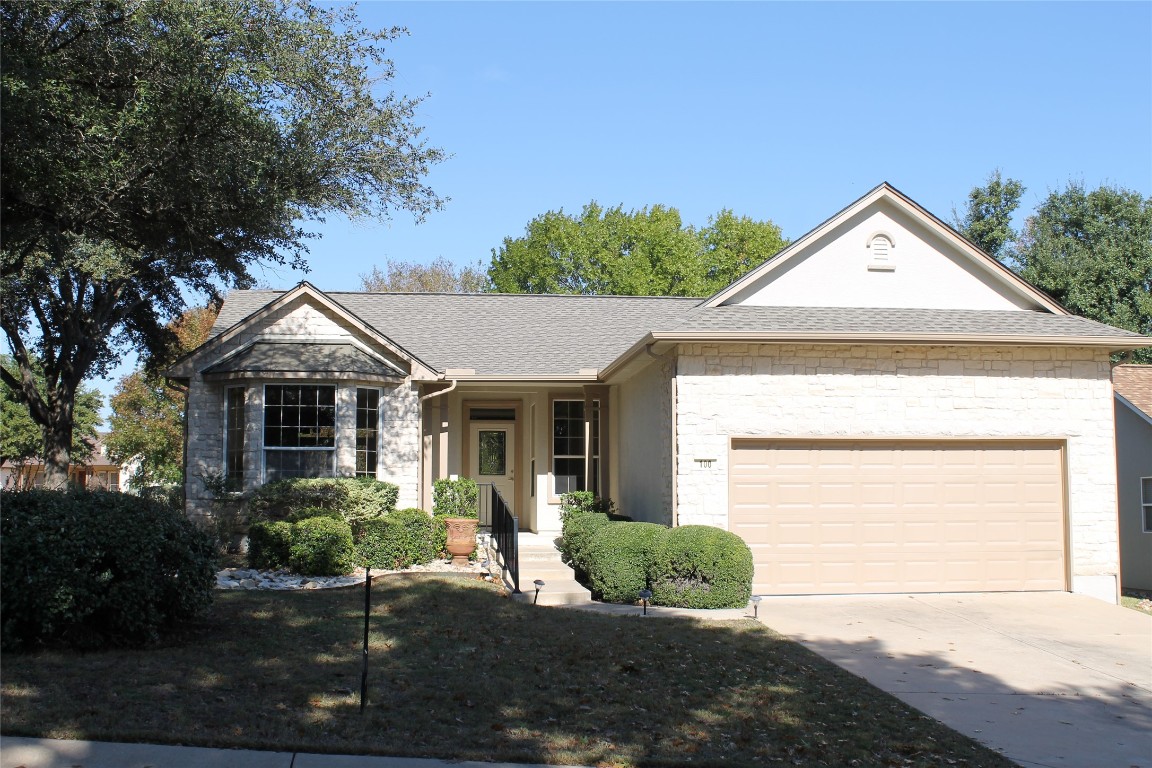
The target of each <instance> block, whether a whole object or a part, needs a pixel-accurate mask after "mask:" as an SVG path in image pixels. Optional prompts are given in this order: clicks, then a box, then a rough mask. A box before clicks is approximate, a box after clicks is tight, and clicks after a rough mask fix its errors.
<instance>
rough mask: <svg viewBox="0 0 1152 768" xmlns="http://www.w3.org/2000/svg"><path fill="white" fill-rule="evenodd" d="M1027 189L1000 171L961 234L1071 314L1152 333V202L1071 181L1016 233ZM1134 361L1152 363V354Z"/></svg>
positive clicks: (974, 200) (977, 193)
mask: <svg viewBox="0 0 1152 768" xmlns="http://www.w3.org/2000/svg"><path fill="white" fill-rule="evenodd" d="M1023 191H1024V186H1023V185H1022V184H1021V183H1020V182H1019V181H1016V180H1014V179H1001V177H1000V172H999V171H997V172H995V173H993V174H992V176H990V177H989V180H988V184H987V185H986V186H984V187H976V188H975V189H973V190H972V192H971V193H970V195H969V207H968V213H967V215H966V216H965V218H964V219H963V220H960V221H959V222H958V224H959V229H960V231H961V232H962V233H963V234H964V235H966V236H967V237H968V238H969V239H970V240H972V241H973V242H975V243H976V244H977V245H980V246H981V247H982V248H983V249H984V250H985V251H987V252H988V253H991V254H992V255H994V256H996V257H997V258H999V259H1000V260H1001V261H1002V262H1003V263H1004V264H1005V265H1007V266H1008V267H1010V268H1011V269H1013V270H1014V271H1016V272H1017V273H1019V274H1020V276H1021V277H1023V278H1024V279H1025V280H1028V281H1029V282H1030V283H1032V284H1033V285H1035V286H1036V287H1038V288H1040V289H1041V290H1044V291H1046V292H1047V293H1048V294H1050V295H1051V296H1052V297H1053V298H1054V299H1056V300H1057V301H1059V302H1060V303H1061V304H1063V305H1064V306H1065V307H1067V308H1068V309H1069V310H1071V311H1072V312H1074V313H1076V314H1078V315H1082V316H1084V317H1088V318H1091V319H1093V320H1097V321H1099V322H1102V323H1107V324H1108V325H1113V326H1116V327H1118V328H1126V329H1128V330H1130V331H1136V332H1137V333H1143V334H1145V335H1152V198H1146V197H1144V196H1143V195H1141V194H1140V193H1139V192H1135V191H1133V190H1127V189H1120V188H1117V187H1111V186H1101V187H1099V188H1098V189H1095V190H1092V191H1088V190H1086V189H1085V187H1084V185H1083V184H1082V183H1079V182H1069V183H1068V184H1067V186H1065V187H1064V188H1063V189H1057V190H1054V191H1052V192H1049V194H1048V196H1047V197H1045V198H1044V200H1043V201H1042V202H1041V203H1040V205H1039V206H1037V208H1036V210H1035V211H1033V212H1032V214H1031V215H1029V216H1027V217H1026V218H1025V220H1024V226H1023V229H1022V231H1020V232H1016V231H1015V230H1014V229H1012V227H1011V224H1010V220H1011V215H1012V213H1013V212H1014V211H1015V209H1016V207H1017V205H1018V204H1019V199H1020V196H1021V194H1022V193H1023ZM1131 357H1132V358H1133V359H1135V360H1138V361H1140V362H1152V348H1148V349H1142V350H1138V351H1137V352H1135V353H1134V354H1133V355H1132V356H1131Z"/></svg>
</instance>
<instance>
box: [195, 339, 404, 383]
mask: <svg viewBox="0 0 1152 768" xmlns="http://www.w3.org/2000/svg"><path fill="white" fill-rule="evenodd" d="M283 371H309V372H311V373H327V374H359V375H367V376H396V375H397V374H399V375H401V376H403V374H400V372H399V371H397V370H396V369H395V368H392V367H391V366H388V365H385V364H384V363H382V362H380V361H379V360H376V359H375V358H373V357H372V356H371V355H368V354H365V353H364V351H363V350H361V349H357V348H356V347H354V346H353V345H351V344H339V343H312V342H309V343H301V342H263V341H261V342H257V343H255V344H253V345H252V346H250V347H248V348H246V349H244V350H243V351H241V352H240V353H238V354H236V355H234V356H232V357H229V358H227V359H225V360H223V361H221V362H219V363H216V364H215V365H213V366H210V367H209V368H206V369H205V370H204V373H206V374H209V375H211V374H214V373H278V372H283Z"/></svg>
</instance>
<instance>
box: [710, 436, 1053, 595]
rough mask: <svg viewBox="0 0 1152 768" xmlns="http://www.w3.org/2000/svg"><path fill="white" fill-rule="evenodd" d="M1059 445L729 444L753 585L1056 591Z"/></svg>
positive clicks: (733, 514) (732, 494) (732, 487)
mask: <svg viewBox="0 0 1152 768" xmlns="http://www.w3.org/2000/svg"><path fill="white" fill-rule="evenodd" d="M1062 455H1063V454H1062V450H1061V446H1060V444H1058V443H1036V442H1027V441H1022V442H1009V441H979V442H976V441H942V442H931V443H930V442H920V441H885V442H880V441H866V440H861V441H827V440H816V441H791V440H783V441H769V440H734V441H733V443H732V451H731V455H730V457H729V458H730V464H729V467H730V470H729V505H730V508H729V515H730V516H729V526H730V528H731V530H732V531H734V532H735V533H737V534H739V535H740V536H742V537H743V538H744V540H745V541H747V542H748V545H749V547H750V548H751V549H752V554H753V557H754V558H755V562H756V578H755V585H754V588H753V592H754V593H756V594H765V595H769V594H778V595H781V594H842V593H858V592H867V593H877V592H968V591H1016V590H1062V589H1065V581H1066V580H1065V575H1064V571H1065V569H1064V491H1063V480H1062V478H1063V469H1062V462H1063V460H1062Z"/></svg>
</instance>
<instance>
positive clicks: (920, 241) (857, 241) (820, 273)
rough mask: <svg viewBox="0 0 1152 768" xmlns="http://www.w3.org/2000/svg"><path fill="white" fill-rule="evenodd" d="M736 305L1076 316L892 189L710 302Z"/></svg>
mask: <svg viewBox="0 0 1152 768" xmlns="http://www.w3.org/2000/svg"><path fill="white" fill-rule="evenodd" d="M734 304H745V305H752V306H778V307H858V308H885V309H969V310H971V309H975V310H1047V311H1050V312H1054V313H1057V314H1067V312H1066V310H1064V309H1063V308H1062V307H1060V306H1059V304H1057V303H1056V302H1055V301H1053V300H1052V299H1051V298H1049V297H1047V296H1045V295H1044V294H1043V293H1041V292H1040V291H1037V290H1036V289H1035V288H1033V287H1032V286H1030V285H1028V284H1027V283H1026V282H1024V281H1023V280H1021V279H1020V278H1019V277H1017V276H1016V275H1015V274H1013V273H1012V272H1011V271H1010V270H1008V269H1007V268H1005V267H1004V266H1003V265H1001V264H1000V263H998V262H997V261H996V260H995V259H993V258H991V257H989V256H988V255H987V254H985V253H983V252H982V251H980V250H979V249H978V248H976V247H975V246H973V245H972V244H971V243H970V242H968V241H967V240H965V239H964V238H963V237H961V236H960V235H958V234H957V233H956V232H955V231H954V230H953V229H952V228H951V227H949V226H947V225H946V224H944V223H943V222H941V221H940V220H939V219H937V218H936V217H935V216H933V215H932V214H930V213H928V212H927V211H925V210H924V209H923V208H921V207H920V206H919V205H917V204H916V203H914V202H913V201H911V200H910V199H908V198H907V197H906V196H904V195H903V194H902V193H900V192H899V191H898V190H896V189H895V188H893V187H891V186H889V185H888V184H886V183H885V184H881V185H880V186H878V187H876V188H875V189H873V190H872V191H871V192H869V193H868V194H867V195H865V196H864V197H862V198H860V199H859V200H857V201H856V202H855V203H853V204H852V205H850V206H848V207H847V208H845V209H844V210H843V211H841V212H840V213H838V214H836V215H835V216H833V217H832V218H831V219H828V220H827V221H826V222H824V223H823V224H821V225H820V226H818V227H817V228H816V229H814V230H812V231H811V232H809V233H808V234H806V235H804V236H803V237H801V238H800V239H798V240H797V241H796V242H794V243H792V244H791V245H790V246H788V247H787V248H785V249H784V250H783V251H781V252H780V253H779V254H777V255H776V256H775V257H773V258H772V259H770V260H769V261H767V262H765V263H764V264H762V265H761V266H760V267H758V268H757V269H755V270H753V271H752V272H750V273H748V274H747V275H746V276H744V277H743V278H741V279H740V280H738V281H737V282H735V283H733V284H732V285H731V286H729V287H728V288H725V289H724V290H723V291H721V292H720V293H718V294H716V295H715V296H713V297H712V298H710V299H709V300H708V301H707V302H706V306H711V307H715V306H722V305H734Z"/></svg>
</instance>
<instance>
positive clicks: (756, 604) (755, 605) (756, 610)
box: [749, 595, 760, 619]
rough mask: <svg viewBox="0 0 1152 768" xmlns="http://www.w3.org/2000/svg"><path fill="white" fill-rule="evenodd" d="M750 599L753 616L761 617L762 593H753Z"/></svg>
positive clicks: (755, 617)
mask: <svg viewBox="0 0 1152 768" xmlns="http://www.w3.org/2000/svg"><path fill="white" fill-rule="evenodd" d="M749 600H751V601H752V618H754V619H758V618H760V595H752V597H750V598H749Z"/></svg>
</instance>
